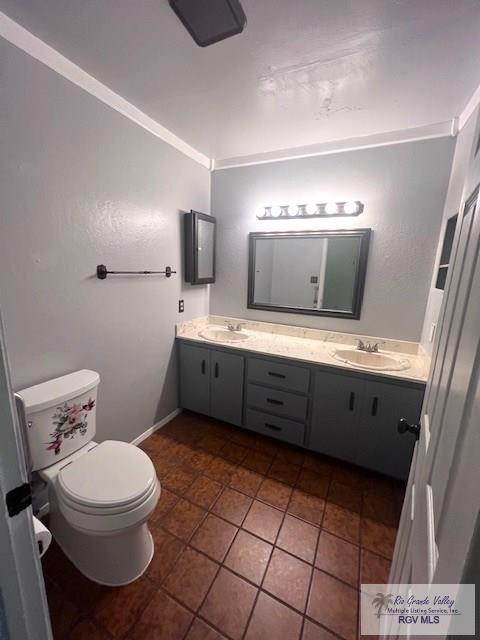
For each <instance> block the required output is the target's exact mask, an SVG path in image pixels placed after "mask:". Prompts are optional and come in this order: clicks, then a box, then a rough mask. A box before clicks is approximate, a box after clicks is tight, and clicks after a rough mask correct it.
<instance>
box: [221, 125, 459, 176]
mask: <svg viewBox="0 0 480 640" xmlns="http://www.w3.org/2000/svg"><path fill="white" fill-rule="evenodd" d="M453 135H455V133H453V129H452V121H451V120H448V121H446V122H437V123H435V124H428V125H424V126H422V127H415V128H412V129H401V130H397V131H386V132H382V133H374V134H371V135H366V136H359V137H356V138H345V139H343V140H333V141H331V142H321V143H319V144H312V145H308V146H304V147H295V148H290V149H280V150H278V151H268V152H266V153H257V154H253V155H248V156H236V157H234V158H225V159H223V160H220V159H217V160H215V163H214V168H213V169H212V170H213V171H220V170H222V169H234V168H237V167H247V166H249V165H255V164H268V163H270V162H283V161H284V160H295V159H298V158H310V157H313V156H323V155H329V154H332V153H345V152H347V151H357V150H360V149H370V148H373V147H385V146H389V145H392V144H402V143H404V142H414V141H417V140H429V139H432V138H445V137H448V136H453Z"/></svg>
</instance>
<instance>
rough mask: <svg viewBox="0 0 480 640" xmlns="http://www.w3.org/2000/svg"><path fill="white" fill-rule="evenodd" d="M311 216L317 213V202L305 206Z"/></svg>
mask: <svg viewBox="0 0 480 640" xmlns="http://www.w3.org/2000/svg"><path fill="white" fill-rule="evenodd" d="M305 209H306V211H307V213H308V215H309V216H313V214H314V213H317V209H318V206H317V205H316V204H313V203H310V204H307V206H306V207H305Z"/></svg>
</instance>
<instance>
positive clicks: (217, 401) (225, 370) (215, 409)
mask: <svg viewBox="0 0 480 640" xmlns="http://www.w3.org/2000/svg"><path fill="white" fill-rule="evenodd" d="M243 363H244V358H243V356H237V355H234V354H232V353H225V352H224V351H214V350H212V351H211V360H210V373H211V384H210V415H211V416H212V417H213V418H217V419H218V420H224V421H225V422H230V423H231V424H236V425H237V426H239V425H241V424H242V407H243Z"/></svg>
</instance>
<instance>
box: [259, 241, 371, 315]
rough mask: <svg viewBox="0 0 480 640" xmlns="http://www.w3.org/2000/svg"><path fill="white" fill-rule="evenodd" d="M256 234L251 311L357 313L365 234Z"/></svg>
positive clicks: (362, 272)
mask: <svg viewBox="0 0 480 640" xmlns="http://www.w3.org/2000/svg"><path fill="white" fill-rule="evenodd" d="M366 233H368V230H366ZM252 235H254V236H256V237H255V238H254V242H253V245H252V246H251V256H250V267H251V270H252V265H254V273H253V274H252V273H250V289H251V290H250V299H249V303H251V304H252V305H253V307H255V306H261V307H262V308H268V307H272V308H276V309H278V310H283V309H284V310H287V309H289V308H292V309H296V310H300V309H305V310H310V311H311V312H313V313H322V312H332V313H335V312H339V313H346V314H353V313H354V312H355V306H356V304H357V301H358V298H359V287H361V286H362V285H363V279H362V278H363V276H364V272H365V266H366V246H365V244H362V243H364V242H365V234H362V233H359V234H357V235H355V233H353V234H352V233H351V234H345V232H338V235H336V234H334V233H333V232H326V233H325V234H324V235H321V233H320V232H318V233H317V232H312V233H311V234H309V233H308V232H307V233H304V234H301V235H300V234H291V235H289V234H285V235H284V234H282V233H279V234H252ZM262 236H265V237H262ZM362 248H363V254H362ZM362 255H363V265H362ZM362 267H363V268H362ZM360 293H361V292H360Z"/></svg>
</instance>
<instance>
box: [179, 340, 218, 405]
mask: <svg viewBox="0 0 480 640" xmlns="http://www.w3.org/2000/svg"><path fill="white" fill-rule="evenodd" d="M210 354H211V350H210V349H204V348H203V347H196V346H193V345H190V344H183V343H182V344H180V404H181V406H182V407H183V408H184V409H190V411H196V412H197V413H203V414H205V415H210Z"/></svg>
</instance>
